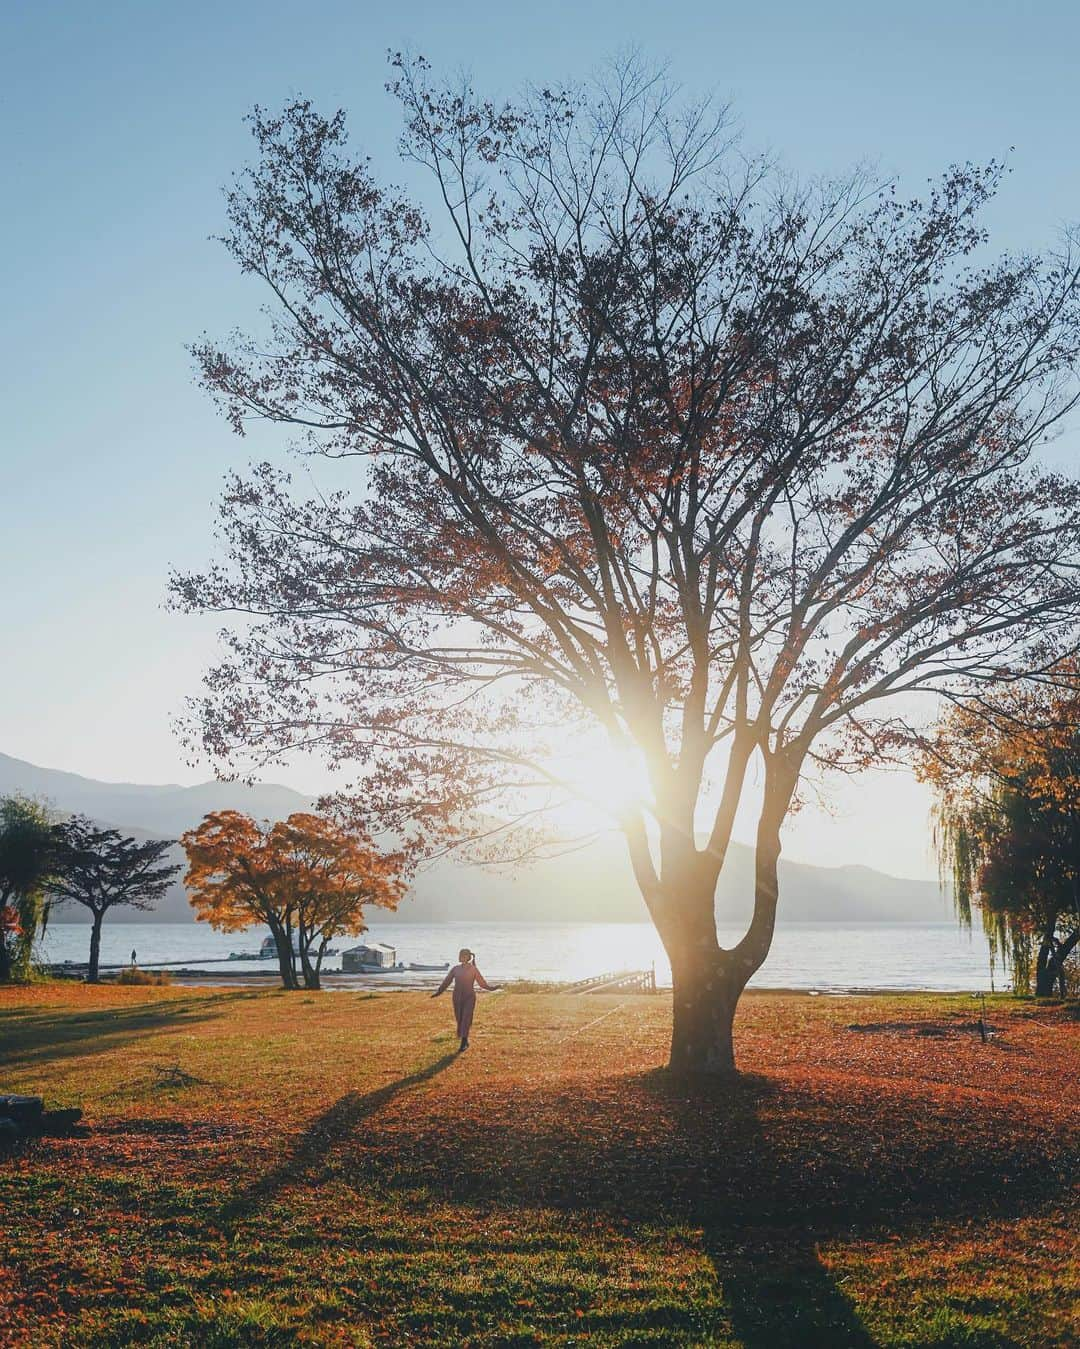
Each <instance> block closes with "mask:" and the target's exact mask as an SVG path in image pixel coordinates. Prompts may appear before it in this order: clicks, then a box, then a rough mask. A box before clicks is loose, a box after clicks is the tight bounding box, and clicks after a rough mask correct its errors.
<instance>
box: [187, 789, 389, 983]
mask: <svg viewBox="0 0 1080 1349" xmlns="http://www.w3.org/2000/svg"><path fill="white" fill-rule="evenodd" d="M180 841H181V843H182V844H183V847H184V851H185V852H186V853H187V858H188V871H187V875H186V876H185V878H184V879H185V883H186V885H187V886H188V889H189V891H190V898H191V904H192V907H193V908H194V910H195V913H196V916H197V917H198V918H200V919H202V920H204V921H205V922H208V923H209V924H210V925H211V926H212V927H214V928H216V929H217V930H218V931H220V932H239V931H241V930H242V929H243V928H247V927H250V926H252V925H253V924H256V923H262V924H265V925H266V926H267V927H268V928H269V929H270V932H271V934H272V935H273V938H274V944H275V946H276V948H277V954H278V965H279V967H280V969H281V979H282V983H283V984H284V986H285V987H286V988H299V987H300V976H302V977H303V981H304V986H305V987H307V988H318V987H319V986H320V976H321V971H322V962H323V956H324V955H325V953H326V949H327V947H328V946H329V945H330V942H331V941H332V940H333V939H334V938H335V937H339V936H343V935H345V934H358V933H361V932H363V931H365V930H366V926H367V925H366V923H365V922H364V907H365V905H368V904H375V905H377V906H379V907H380V908H385V909H393V908H396V907H397V904H398V902H399V901H400V899H401V896H402V894H403V893H404V861H405V859H404V856H403V854H401V853H382V852H380V851H379V850H378V849H377V848H376V847H375V846H374V844H373V843H372V841H371V840H370V838H368V837H367V836H366V835H364V834H362V833H358V832H357V831H356V830H346V829H344V828H342V827H341V826H340V825H338V824H336V823H335V822H334V821H333V820H330V819H327V818H326V817H324V816H321V815H311V814H306V813H304V812H297V813H295V814H293V815H290V816H289V818H288V819H287V820H280V821H278V822H277V823H276V824H274V825H271V826H269V827H264V826H261V825H259V824H258V823H256V821H255V820H253V819H252V818H251V817H250V816H249V815H244V814H242V813H241V812H239V811H235V810H222V811H215V812H212V813H211V814H209V815H207V816H206V818H205V819H204V820H203V821H202V823H201V824H200V825H199V826H198V827H197V828H195V829H192V830H189V831H188V832H187V833H186V834H185V835H184V836H183V838H182V839H181V840H180ZM298 960H299V963H300V975H298V973H297V961H298Z"/></svg>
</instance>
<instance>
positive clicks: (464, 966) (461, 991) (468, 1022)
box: [431, 946, 495, 1054]
mask: <svg viewBox="0 0 1080 1349" xmlns="http://www.w3.org/2000/svg"><path fill="white" fill-rule="evenodd" d="M451 984H453V985H454V1016H455V1018H456V1019H457V1033H458V1039H459V1040H460V1041H461V1049H459V1050H458V1053H459V1054H460V1053H461V1052H462V1050H465V1049H468V1047H469V1031H470V1030H471V1028H472V1019H473V1012H474V1011H475V1010H476V985H477V984H479V985H480V987H481V988H486V989H487V991H488V992H489V993H494V992H495V988H493V987H492V986H491V984H489V983H488V981H487V980H486V979H485V978H484V976H483V975H482V974H481V973H480V971H479V970H478V969H477V968H476V956H475V955H474V954H473V953H472V951H470V950H469V949H468V947H466V946H463V947H462V948H461V950H460V951H459V952H458V963H457V964H456V965H455V966H454V968H453V969H452V970H451V971H450V973H449V974H448V975H447V976H446V978H445V979H444V980H443V981H442V983H441V984H440V985H439V987H438V988H437V989H436V990H435V992H434V993H432V995H431V996H432V997H433V998H437V997H438V996H439V995H440V994H441V993H445V992H446V990H447V989H448V988H449V987H450V985H451Z"/></svg>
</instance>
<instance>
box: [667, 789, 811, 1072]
mask: <svg viewBox="0 0 1080 1349" xmlns="http://www.w3.org/2000/svg"><path fill="white" fill-rule="evenodd" d="M794 781H795V778H794V776H793V775H791V774H790V773H787V774H785V775H784V776H783V777H782V778H781V780H780V785H779V787H778V788H776V789H775V790H773V791H771V792H770V791H768V790H767V791H766V798H765V802H764V805H763V807H762V813H761V817H760V819H759V821H758V829H757V843H756V849H755V862H754V916H753V919H752V920H751V923H750V926H749V928H748V929H747V932H746V935H745V936H744V937H743V939H742V940H741V941H740V942H739V944H738V945H737V946H736V947H735V948H734V949H733V950H730V951H727V950H724V949H722V948H721V946H720V944H719V942H718V941H717V937H716V912H715V892H716V881H717V878H718V877H717V869H716V867H715V863H713V862H712V861H711V859H709V858H708V857H707V856H706V855H705V854H702V853H699V852H698V851H697V850H696V848H695V847H693V846H687V845H686V844H682V845H679V846H678V847H676V848H672V849H670V850H669V854H668V856H667V858H666V859H665V862H666V865H665V872H666V873H667V876H669V877H670V882H669V884H670V885H671V889H670V890H668V888H667V887H666V886H663V885H662V886H661V887H660V890H659V892H658V894H657V896H656V900H655V904H654V905H650V909H651V910H652V911H653V917H654V920H655V921H656V925H657V929H658V930H659V932H660V935H661V938H662V939H663V941H664V946H665V948H666V949H667V953H668V956H669V957H670V959H671V982H672V995H673V1004H672V1027H671V1057H670V1060H669V1066H670V1067H671V1069H672V1071H674V1072H680V1073H702V1074H709V1075H711V1076H721V1077H723V1076H728V1075H731V1074H733V1073H734V1072H735V1071H736V1068H735V1046H734V1039H733V1025H734V1021H735V1010H736V1008H737V1007H738V1004H739V998H740V997H741V996H742V993H743V989H745V987H746V984H747V982H748V980H749V979H750V977H751V976H752V975H753V974H754V972H755V971H756V970H758V969H760V968H761V966H762V964H764V962H765V958H766V957H767V956H768V954H769V949H770V947H771V946H772V938H773V928H774V924H775V920H776V903H777V896H778V890H777V867H778V864H779V860H780V826H781V824H782V823H783V819H784V816H785V814H786V811H787V807H788V803H789V802H790V800H791V793H792V791H793V790H794Z"/></svg>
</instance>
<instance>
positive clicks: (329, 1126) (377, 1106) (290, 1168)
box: [221, 1054, 457, 1227]
mask: <svg viewBox="0 0 1080 1349" xmlns="http://www.w3.org/2000/svg"><path fill="white" fill-rule="evenodd" d="M456 1059H457V1055H456V1054H444V1055H443V1056H442V1058H440V1059H436V1060H435V1062H434V1063H429V1064H428V1065H427V1066H426V1067H425V1068H420V1069H418V1070H417V1071H416V1072H415V1073H410V1074H409V1075H408V1076H407V1077H400V1078H398V1079H397V1081H396V1082H389V1083H387V1085H386V1086H385V1087H379V1088H377V1089H376V1090H375V1091H368V1092H349V1093H348V1094H347V1095H345V1096H342V1097H341V1098H340V1099H339V1100H337V1101H335V1102H334V1104H333V1105H332V1106H331V1107H330V1108H329V1109H328V1110H326V1111H324V1112H323V1113H322V1114H321V1115H319V1117H318V1118H317V1119H315V1120H314V1121H313V1122H312V1123H311V1124H309V1125H308V1127H307V1128H306V1129H305V1130H304V1132H303V1133H302V1134H301V1135H300V1137H299V1138H298V1139H297V1141H296V1143H295V1144H294V1145H293V1147H292V1148H291V1149H290V1151H289V1154H288V1156H287V1157H286V1158H285V1160H284V1161H283V1162H281V1163H280V1165H278V1166H276V1167H274V1168H273V1169H272V1170H270V1171H268V1172H266V1174H265V1175H263V1176H260V1177H259V1179H258V1180H257V1181H255V1182H254V1184H252V1185H249V1186H248V1187H247V1188H246V1189H244V1190H242V1191H241V1192H240V1193H239V1194H238V1195H235V1196H234V1197H233V1198H232V1199H231V1200H230V1201H229V1202H228V1203H227V1204H226V1205H225V1208H224V1209H223V1210H222V1214H221V1221H222V1224H223V1225H225V1226H228V1227H235V1226H236V1225H238V1224H239V1223H241V1222H242V1221H243V1220H244V1219H245V1218H247V1217H249V1216H250V1215H251V1214H253V1213H254V1212H255V1211H256V1210H258V1209H259V1208H261V1207H262V1206H263V1205H264V1204H266V1203H269V1202H270V1201H271V1200H272V1199H273V1198H274V1196H275V1195H276V1194H277V1193H278V1192H279V1191H280V1190H283V1189H285V1188H287V1187H289V1186H293V1185H298V1184H301V1183H303V1184H306V1185H308V1186H312V1187H314V1186H317V1185H320V1184H322V1183H323V1182H325V1181H326V1180H327V1179H329V1178H330V1177H331V1176H332V1175H333V1174H334V1153H335V1150H336V1149H337V1148H338V1147H339V1146H340V1145H341V1144H342V1143H344V1142H346V1141H348V1140H351V1139H352V1138H354V1137H355V1134H356V1131H357V1128H358V1126H359V1125H360V1124H362V1123H363V1122H364V1120H366V1119H369V1118H370V1117H371V1116H372V1115H374V1114H376V1113H377V1112H378V1111H379V1110H381V1109H382V1108H383V1107H384V1106H386V1105H388V1104H389V1102H391V1101H392V1100H393V1099H394V1097H395V1096H399V1095H400V1094H401V1093H402V1092H404V1091H408V1090H409V1089H410V1088H412V1087H419V1086H421V1085H422V1084H423V1083H425V1082H430V1081H431V1079H432V1078H433V1077H436V1076H437V1075H438V1074H439V1073H441V1072H443V1071H444V1070H445V1069H446V1068H449V1066H450V1065H451V1064H452V1063H453V1062H455V1060H456Z"/></svg>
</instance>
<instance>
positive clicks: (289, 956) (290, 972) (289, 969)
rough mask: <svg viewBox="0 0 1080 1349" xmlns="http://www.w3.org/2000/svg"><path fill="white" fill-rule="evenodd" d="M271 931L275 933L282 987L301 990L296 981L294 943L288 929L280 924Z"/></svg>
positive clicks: (273, 925) (272, 927)
mask: <svg viewBox="0 0 1080 1349" xmlns="http://www.w3.org/2000/svg"><path fill="white" fill-rule="evenodd" d="M270 931H271V932H272V933H273V937H274V945H275V947H276V948H277V958H278V969H279V971H280V972H281V985H282V987H283V988H288V989H294V988H299V986H300V985H299V984H298V983H297V981H296V967H295V965H294V964H293V953H292V941H291V939H290V934H289V931H288V929H287V928H285V927H283V926H282V925H281V924H280V923H278V924H271V926H270Z"/></svg>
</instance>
